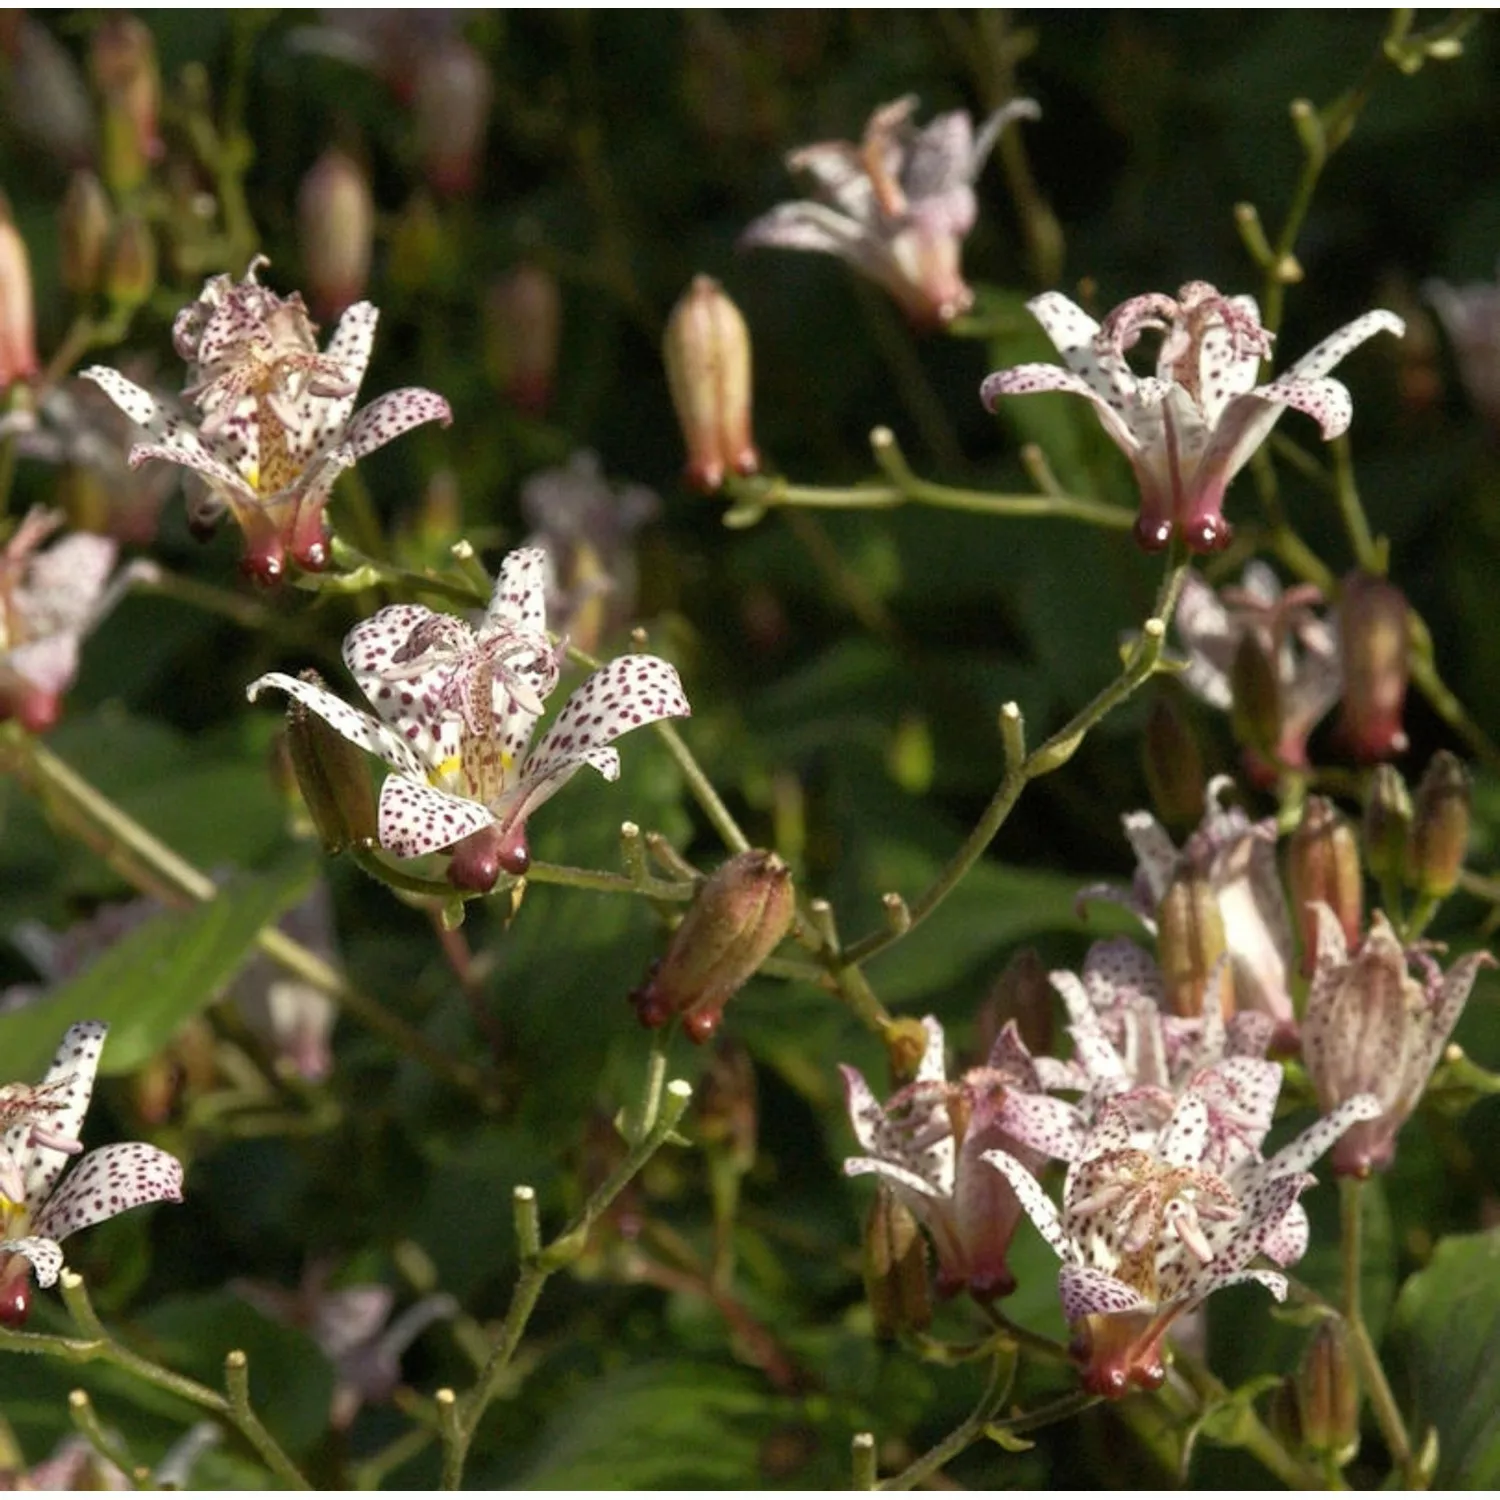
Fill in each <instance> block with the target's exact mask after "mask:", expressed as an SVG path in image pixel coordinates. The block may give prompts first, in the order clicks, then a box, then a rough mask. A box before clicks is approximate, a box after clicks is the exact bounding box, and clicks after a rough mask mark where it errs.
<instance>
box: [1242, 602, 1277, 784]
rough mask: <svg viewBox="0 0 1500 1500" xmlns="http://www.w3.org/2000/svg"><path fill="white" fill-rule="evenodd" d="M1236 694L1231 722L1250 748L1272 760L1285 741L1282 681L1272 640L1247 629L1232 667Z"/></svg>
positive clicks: (1247, 747)
mask: <svg viewBox="0 0 1500 1500" xmlns="http://www.w3.org/2000/svg"><path fill="white" fill-rule="evenodd" d="M1229 688H1230V692H1231V694H1232V695H1233V700H1234V703H1233V707H1232V708H1231V710H1230V725H1231V727H1232V728H1233V730H1234V737H1235V740H1236V741H1237V742H1238V743H1239V744H1241V745H1243V746H1244V747H1245V748H1246V749H1247V750H1253V751H1255V752H1256V753H1257V754H1258V755H1264V756H1267V757H1270V758H1272V759H1274V758H1275V756H1276V754H1277V747H1278V746H1279V745H1280V743H1281V681H1280V678H1279V677H1278V675H1277V671H1276V657H1275V655H1274V654H1273V652H1272V649H1271V646H1270V643H1269V642H1267V641H1265V640H1263V639H1262V638H1261V636H1260V634H1259V633H1258V632H1257V631H1254V630H1247V631H1246V632H1245V633H1244V635H1242V636H1241V637H1240V643H1239V645H1238V646H1237V647H1236V648H1235V652H1234V662H1233V663H1232V665H1231V666H1230V669H1229Z"/></svg>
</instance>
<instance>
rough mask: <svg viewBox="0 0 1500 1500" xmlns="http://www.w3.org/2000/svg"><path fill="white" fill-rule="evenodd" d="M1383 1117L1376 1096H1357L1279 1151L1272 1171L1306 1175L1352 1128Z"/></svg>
mask: <svg viewBox="0 0 1500 1500" xmlns="http://www.w3.org/2000/svg"><path fill="white" fill-rule="evenodd" d="M1380 1113H1381V1105H1380V1100H1378V1099H1377V1098H1376V1097H1375V1096H1374V1095H1373V1094H1356V1095H1355V1096H1354V1098H1352V1099H1350V1100H1348V1101H1347V1102H1346V1103H1344V1104H1341V1105H1339V1107H1338V1108H1337V1109H1335V1110H1333V1111H1332V1112H1331V1113H1330V1114H1328V1115H1325V1116H1324V1117H1323V1119H1321V1120H1319V1121H1318V1122H1317V1124H1316V1125H1310V1126H1309V1127H1308V1128H1307V1129H1306V1130H1304V1131H1303V1132H1302V1134H1301V1135H1299V1136H1298V1137H1297V1139H1296V1140H1294V1141H1293V1142H1292V1143H1291V1144H1290V1145H1289V1146H1285V1147H1283V1148H1282V1149H1281V1150H1280V1151H1278V1152H1277V1153H1276V1155H1275V1156H1273V1157H1272V1158H1271V1162H1270V1168H1271V1170H1272V1171H1274V1172H1275V1173H1276V1174H1277V1175H1278V1176H1280V1175H1282V1174H1284V1173H1299V1172H1305V1171H1306V1170H1307V1168H1308V1167H1310V1166H1311V1165H1312V1164H1313V1163H1314V1162H1315V1161H1316V1160H1317V1159H1318V1158H1319V1157H1320V1156H1321V1155H1322V1154H1323V1153H1324V1152H1325V1151H1326V1150H1328V1148H1329V1147H1330V1146H1331V1145H1333V1143H1334V1142H1335V1141H1336V1140H1338V1138H1339V1137H1340V1136H1341V1135H1343V1133H1344V1132H1345V1131H1346V1130H1348V1128H1349V1127H1350V1126H1351V1125H1354V1124H1357V1123H1358V1122H1359V1121H1361V1120H1374V1119H1377V1118H1378V1117H1379V1115H1380Z"/></svg>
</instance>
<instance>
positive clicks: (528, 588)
mask: <svg viewBox="0 0 1500 1500" xmlns="http://www.w3.org/2000/svg"><path fill="white" fill-rule="evenodd" d="M486 617H487V620H488V621H490V622H494V623H496V624H499V623H504V624H508V625H511V626H513V627H515V628H516V629H518V630H523V631H525V632H527V633H528V634H532V635H543V634H545V632H546V629H547V553H546V550H545V549H544V548H542V547H519V548H517V549H516V550H515V551H514V552H511V553H508V554H507V555H506V558H505V561H504V562H502V563H501V564H500V576H499V577H498V578H497V579H496V580H495V592H494V593H493V594H492V595H491V596H490V605H489V609H488V611H487V612H486Z"/></svg>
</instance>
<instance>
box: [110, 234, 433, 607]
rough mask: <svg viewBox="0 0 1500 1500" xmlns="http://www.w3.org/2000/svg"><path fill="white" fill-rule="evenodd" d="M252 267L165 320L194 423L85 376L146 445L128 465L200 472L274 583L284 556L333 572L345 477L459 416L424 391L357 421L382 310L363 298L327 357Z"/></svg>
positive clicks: (305, 323) (118, 383) (213, 285)
mask: <svg viewBox="0 0 1500 1500" xmlns="http://www.w3.org/2000/svg"><path fill="white" fill-rule="evenodd" d="M265 263H266V262H265V258H264V257H263V256H262V257H257V258H256V259H255V260H254V261H252V262H251V264H250V269H249V270H248V271H247V272H246V273H245V279H244V280H243V281H240V282H236V281H233V280H231V278H230V277H228V276H215V277H212V278H211V279H210V280H209V281H207V282H206V283H205V284H204V287H203V292H202V294H201V295H200V297H199V299H198V301H197V302H194V303H192V304H190V305H189V306H187V307H185V308H183V310H182V311H181V312H180V313H179V314H178V315H177V321H176V323H175V324H173V328H172V338H173V342H174V344H175V345H176V347H177V352H178V353H179V354H180V355H181V356H182V357H183V359H184V360H186V361H187V365H188V384H187V386H186V388H185V389H184V391H183V396H184V398H185V399H186V400H188V401H190V402H192V404H193V405H195V406H196V407H197V408H198V409H199V411H200V412H201V413H202V420H201V421H200V423H199V424H198V426H197V427H193V426H192V425H191V424H190V423H189V422H187V421H186V420H185V419H184V418H183V417H182V416H181V415H180V414H179V413H178V412H176V411H175V410H173V409H172V408H171V407H170V406H168V405H167V404H166V403H164V402H161V401H159V400H158V399H157V398H156V397H155V396H153V395H152V394H151V392H150V391H148V390H145V389H144V388H142V387H141V386H138V385H135V384H134V383H133V382H131V381H129V380H127V379H126V378H125V377H124V376H123V375H121V374H120V373H119V371H118V370H112V369H109V368H108V367H107V366H104V365H95V366H94V367H93V368H92V369H89V370H85V371H84V372H83V374H84V378H85V379H88V380H92V381H94V382H95V383H96V384H98V385H99V387H100V388H101V389H102V390H103V391H104V392H105V394H106V395H107V396H109V398H110V399H111V400H112V401H113V402H114V403H115V405H116V406H118V407H119V408H120V410H121V411H123V412H124V413H125V415H126V416H127V417H129V418H130V420H131V421H132V422H134V423H136V424H137V425H138V426H140V427H143V428H145V429H146V432H147V434H148V435H149V436H150V437H151V438H152V439H153V441H151V442H149V443H142V444H139V445H137V446H136V447H135V448H133V449H132V450H131V454H130V462H131V464H132V466H134V465H136V464H143V463H145V462H146V461H147V460H148V459H153V458H160V459H165V460H166V461H167V462H168V463H174V464H182V465H183V466H184V467H185V468H188V469H191V470H193V471H194V472H195V473H197V474H200V475H201V476H202V477H203V478H204V479H205V480H206V481H207V484H208V491H209V496H210V502H209V509H210V513H212V512H215V511H222V510H223V509H225V508H227V509H228V510H229V511H230V512H231V513H232V514H233V515H234V518H235V520H236V521H237V522H238V523H239V526H240V529H241V530H242V531H243V532H244V534H245V540H246V543H247V545H248V550H247V552H246V556H245V566H246V569H247V570H248V571H249V572H250V573H252V574H253V575H254V576H255V577H257V578H259V579H261V580H262V581H263V582H271V581H274V580H275V579H277V578H279V577H280V576H281V574H282V572H283V571H284V568H285V560H286V556H287V554H288V553H289V554H290V555H291V557H292V558H293V560H294V561H295V562H296V563H297V564H298V565H299V566H300V567H303V568H308V569H312V570H315V571H316V570H319V569H322V568H324V567H326V566H327V563H328V538H327V534H326V532H325V529H324V524H323V510H324V507H325V506H326V505H327V504H328V498H329V495H330V493H331V491H332V489H333V482H334V480H335V479H337V478H338V476H339V475H340V474H341V473H343V471H344V470H345V469H348V468H351V467H353V465H354V464H355V463H357V462H358V461H359V460H360V459H361V458H363V457H364V456H365V455H366V454H368V453H373V452H374V451H375V449H377V448H380V447H383V446H384V445H385V444H386V443H388V442H390V441H391V439H392V438H395V437H399V436H400V435H401V434H402V433H403V432H406V431H408V430H409V429H410V428H413V427H420V426H421V425H422V424H423V423H424V422H434V421H436V422H441V423H442V424H443V425H444V426H445V427H446V426H447V425H448V423H449V422H451V421H452V420H453V413H452V412H451V411H450V409H449V407H448V403H447V402H446V401H445V400H444V399H443V398H442V397H441V396H439V395H437V394H436V393H435V392H433V391H428V390H423V389H421V388H420V387H408V388H407V389H405V390H399V391H388V392H387V393H386V394H385V395H384V396H381V397H379V398H377V399H376V400H375V401H372V402H371V403H370V404H369V405H368V406H366V407H363V408H361V409H360V410H359V411H358V412H356V411H355V410H354V401H355V397H356V395H357V394H358V392H359V387H360V383H361V382H362V381H363V379H364V374H365V367H366V365H367V364H368V363H369V360H370V350H371V348H372V346H373V345H374V342H375V325H376V322H377V321H378V320H379V317H380V314H379V312H378V310H377V309H376V308H374V307H373V306H372V305H371V304H370V303H368V302H357V303H355V305H354V306H353V307H351V308H350V309H349V310H348V311H347V312H346V313H345V314H344V316H343V317H342V318H341V319H340V320H339V326H338V328H337V330H336V331H335V333H334V335H333V338H332V339H331V340H330V341H329V345H328V348H327V350H326V351H324V352H320V351H319V349H318V346H317V342H316V339H315V337H314V333H315V329H314V327H313V324H312V323H311V321H310V320H309V319H308V316H307V309H306V308H305V307H304V306H303V304H302V298H301V297H300V296H298V295H296V294H295V293H294V294H293V295H292V296H291V297H287V298H282V297H278V296H277V295H276V294H275V293H274V292H272V291H270V290H268V289H267V288H265V287H263V286H261V285H260V284H259V283H258V282H257V281H256V279H255V277H256V272H257V271H258V270H259V269H260V267H261V266H262V265H264V264H265Z"/></svg>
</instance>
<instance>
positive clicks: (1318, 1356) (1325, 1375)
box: [1297, 1318, 1359, 1463]
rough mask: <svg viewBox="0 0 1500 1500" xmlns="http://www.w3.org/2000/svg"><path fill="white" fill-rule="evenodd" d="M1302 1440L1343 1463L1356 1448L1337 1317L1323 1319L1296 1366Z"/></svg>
mask: <svg viewBox="0 0 1500 1500" xmlns="http://www.w3.org/2000/svg"><path fill="white" fill-rule="evenodd" d="M1297 1414H1298V1417H1299V1418H1300V1423H1301V1428H1302V1442H1303V1445H1304V1446H1305V1447H1307V1448H1310V1449H1311V1450H1312V1451H1313V1452H1314V1453H1328V1454H1331V1455H1333V1458H1334V1460H1335V1461H1336V1462H1338V1463H1347V1462H1348V1461H1349V1459H1351V1458H1352V1457H1353V1456H1354V1454H1355V1452H1356V1451H1357V1448H1358V1445H1359V1385H1358V1382H1357V1380H1356V1377H1355V1374H1354V1359H1353V1356H1352V1355H1351V1353H1350V1350H1349V1336H1348V1333H1347V1332H1346V1331H1345V1328H1344V1322H1343V1319H1342V1318H1325V1319H1324V1320H1323V1321H1322V1322H1321V1323H1320V1324H1319V1325H1318V1328H1317V1331H1316V1332H1315V1333H1314V1334H1313V1336H1312V1342H1311V1343H1310V1344H1308V1346H1307V1349H1306V1351H1305V1352H1304V1354H1303V1356H1302V1363H1301V1364H1300V1365H1299V1366H1298V1367H1297Z"/></svg>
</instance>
